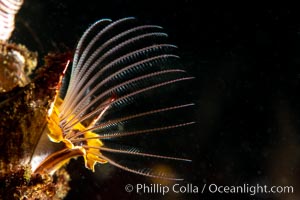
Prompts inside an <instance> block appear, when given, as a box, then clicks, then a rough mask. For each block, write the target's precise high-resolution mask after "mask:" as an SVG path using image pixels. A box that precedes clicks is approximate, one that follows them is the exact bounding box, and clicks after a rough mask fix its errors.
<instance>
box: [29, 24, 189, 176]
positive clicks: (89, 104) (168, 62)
mask: <svg viewBox="0 0 300 200" xmlns="http://www.w3.org/2000/svg"><path fill="white" fill-rule="evenodd" d="M166 36H167V35H166V34H165V33H163V32H162V28H161V27H159V26H153V25H139V24H137V22H136V20H135V19H134V18H124V19H120V20H117V21H114V22H113V21H111V20H109V19H103V20H99V21H97V22H96V23H94V24H93V25H92V26H90V27H89V28H88V29H87V31H86V32H85V33H84V34H83V36H82V37H81V39H80V41H79V43H78V45H77V48H76V52H75V55H74V60H73V65H72V69H71V76H70V81H69V85H68V87H67V91H66V94H65V97H62V96H63V95H62V94H60V96H58V97H57V98H56V101H55V103H54V105H53V109H50V111H49V119H48V128H49V133H48V136H49V138H50V140H51V141H53V142H63V143H64V144H65V148H63V149H62V150H59V151H57V152H55V153H53V154H52V155H50V156H49V157H48V158H46V159H45V160H44V161H43V162H42V163H40V164H39V166H37V167H36V168H35V167H34V171H35V172H36V173H43V172H44V173H45V172H46V173H53V172H54V171H55V170H56V169H58V168H59V167H60V166H61V165H62V164H64V163H65V162H68V159H70V158H72V157H78V156H83V157H84V160H85V165H86V167H87V168H89V169H91V170H93V171H94V166H95V164H96V163H107V162H108V163H110V164H112V165H114V166H116V167H119V168H121V169H124V170H127V171H130V172H133V173H137V174H141V175H145V176H150V177H159V178H165V179H177V178H175V177H168V176H164V175H162V174H160V175H159V174H155V173H152V172H143V171H142V170H135V169H131V168H128V167H127V166H124V165H121V164H119V163H118V162H117V161H115V160H113V159H111V158H109V157H107V156H105V155H103V153H102V152H111V153H120V154H132V155H136V156H144V157H154V158H161V159H173V160H183V161H188V159H182V158H175V157H168V156H161V155H155V154H149V153H144V152H139V151H137V150H136V149H135V150H134V151H133V150H132V149H130V148H127V149H126V148H122V149H115V148H110V147H108V146H106V144H105V142H104V140H106V139H112V138H118V137H125V136H130V135H137V134H146V133H151V132H157V131H162V130H167V129H174V128H178V127H182V126H187V125H190V124H192V123H193V122H182V123H173V124H169V125H159V126H158V125H156V126H152V127H151V125H150V123H149V125H148V126H150V127H147V124H146V123H145V127H143V128H139V129H137V128H135V127H132V124H133V122H134V121H136V120H143V121H144V122H147V120H149V119H151V118H152V120H155V117H157V115H158V114H160V113H163V112H171V111H173V110H177V109H183V108H185V107H189V106H192V105H193V104H184V105H173V106H168V107H161V106H160V105H155V107H156V108H155V109H153V108H152V109H150V110H145V108H144V107H146V108H147V106H145V104H147V100H145V96H144V95H147V93H151V92H154V93H153V94H151V95H154V94H155V91H156V90H161V89H162V88H165V87H168V86H170V85H174V84H176V83H178V82H182V81H186V80H190V79H192V78H193V77H190V76H187V74H186V72H185V71H184V70H181V69H177V68H176V65H175V66H173V65H172V63H173V64H174V61H176V59H178V56H176V55H175V54H174V53H173V51H174V49H176V47H175V46H174V45H170V44H168V43H165V37H166ZM62 98H63V100H62ZM148 98H150V99H155V98H157V97H151V96H148ZM143 101H145V103H144V104H142V105H143V106H139V107H137V108H135V109H136V111H134V112H132V114H127V113H128V112H122V109H126V108H128V107H129V108H130V106H131V105H132V104H134V103H142V102H143ZM132 109H134V108H132ZM143 109H144V111H143ZM139 110H142V111H139ZM116 112H117V115H115V116H109V115H110V114H111V113H116ZM129 113H130V112H129ZM133 113H134V114H133ZM124 126H125V127H126V128H124Z"/></svg>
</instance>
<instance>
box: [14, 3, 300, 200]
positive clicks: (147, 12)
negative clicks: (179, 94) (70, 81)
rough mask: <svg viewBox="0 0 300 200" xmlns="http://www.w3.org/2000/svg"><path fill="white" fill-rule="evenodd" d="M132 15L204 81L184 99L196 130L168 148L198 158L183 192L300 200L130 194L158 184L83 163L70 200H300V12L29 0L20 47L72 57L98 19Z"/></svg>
mask: <svg viewBox="0 0 300 200" xmlns="http://www.w3.org/2000/svg"><path fill="white" fill-rule="evenodd" d="M127 16H134V17H137V18H138V19H139V20H140V21H142V22H144V23H146V24H157V25H161V26H163V27H164V28H165V31H166V32H167V33H168V34H169V37H170V41H171V42H172V43H174V44H176V45H177V46H179V54H180V56H181V58H182V59H181V60H182V63H183V64H184V66H185V68H186V70H187V71H188V72H189V74H190V75H192V76H195V77H196V79H195V81H194V82H193V83H192V84H189V86H188V88H186V89H185V90H186V91H184V92H187V96H188V97H189V98H190V99H191V101H192V102H195V103H196V106H195V107H194V110H193V112H191V115H193V118H194V120H195V121H197V124H196V125H194V126H192V127H188V128H186V129H185V130H181V131H179V133H180V134H176V135H175V136H174V137H175V139H176V141H178V140H180V143H179V142H177V143H175V141H174V145H173V146H172V145H166V146H165V145H162V146H161V147H160V148H161V150H162V151H163V152H164V151H169V150H170V148H171V151H172V150H173V152H176V151H178V150H179V149H180V151H182V154H179V155H184V156H186V157H189V158H191V159H192V160H193V162H192V163H191V164H188V165H187V164H181V163H179V164H177V166H176V168H177V169H178V170H179V171H180V173H181V177H184V178H185V181H183V182H180V184H182V185H186V184H187V183H192V184H193V185H197V186H198V187H199V188H200V190H201V187H202V185H203V184H204V183H207V184H212V183H215V184H219V185H229V186H230V185H242V184H244V183H245V184H249V185H256V184H261V185H268V186H272V185H276V186H285V185H291V186H293V187H294V194H277V195H274V194H258V195H256V196H250V195H238V194H234V195H228V194H227V195H226V194H223V195H218V194H209V193H208V192H207V193H205V194H182V195H175V196H172V195H166V196H162V195H160V194H158V195H147V194H134V193H126V192H125V190H124V187H125V185H126V184H128V183H131V184H136V183H148V184H150V183H152V182H151V181H149V180H148V179H147V178H144V177H140V176H137V175H134V174H130V173H127V172H124V171H122V170H118V169H115V168H114V167H111V166H108V165H104V166H99V167H97V172H96V173H92V172H90V171H88V170H86V169H85V168H84V166H83V165H82V160H80V159H79V160H77V161H72V162H71V163H70V164H69V166H68V170H69V171H70V173H71V175H72V182H71V183H70V185H71V187H72V190H71V192H70V193H69V195H68V197H67V198H66V199H90V200H93V199H227V198H228V199H278V200H281V199H282V200H283V199H299V198H300V193H299V177H300V170H299V167H300V131H299V127H300V103H299V102H300V96H299V94H298V93H299V89H300V85H299V84H300V18H299V17H300V10H299V9H298V10H297V9H288V8H280V9H278V8H276V9H275V8H268V7H264V8H250V7H237V8H226V7H222V6H217V5H213V6H207V5H202V4H201V3H199V2H198V1H196V0H185V1H184V0H179V1H176V2H175V1H171V0H161V1H156V0H154V1H132V0H131V1H130V0H112V1H93V0H85V1H81V2H75V1H71V0H65V1H61V0H50V1H45V2H44V1H43V2H42V1H39V0H26V1H25V5H24V6H23V8H22V10H21V12H20V15H19V17H18V21H17V28H16V31H15V33H14V36H13V38H12V39H13V40H14V41H16V42H20V43H23V44H25V45H26V46H27V47H29V48H30V49H32V50H35V51H38V52H39V54H40V57H42V56H43V55H45V54H46V53H47V52H49V51H64V50H66V49H73V48H74V47H75V45H76V43H77V41H78V39H79V38H80V36H81V34H82V33H83V31H84V30H85V29H86V28H87V27H88V26H89V25H90V24H91V23H93V22H94V21H96V20H97V19H100V18H111V19H114V20H116V19H119V18H122V17H127ZM41 62H42V61H41ZM162 137H166V138H162V139H165V140H166V139H170V141H171V142H170V143H171V144H172V140H175V139H174V138H173V135H172V136H162ZM172 138H173V139H172ZM177 145H178V146H177ZM164 148H166V149H164ZM167 149H168V150H167ZM177 169H176V170H177ZM102 172H103V173H102ZM104 172H105V173H104ZM199 192H200V191H199Z"/></svg>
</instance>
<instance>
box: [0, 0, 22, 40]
mask: <svg viewBox="0 0 300 200" xmlns="http://www.w3.org/2000/svg"><path fill="white" fill-rule="evenodd" d="M22 4H23V0H0V40H2V41H7V40H8V39H9V38H10V36H11V33H12V32H13V30H14V29H15V15H16V14H17V12H18V11H19V9H20V8H21V6H22Z"/></svg>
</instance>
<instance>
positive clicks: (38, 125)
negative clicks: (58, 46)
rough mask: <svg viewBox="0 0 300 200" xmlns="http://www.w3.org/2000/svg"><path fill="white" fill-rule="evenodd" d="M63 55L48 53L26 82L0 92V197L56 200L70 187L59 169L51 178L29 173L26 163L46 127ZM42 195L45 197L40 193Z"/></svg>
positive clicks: (58, 79)
mask: <svg viewBox="0 0 300 200" xmlns="http://www.w3.org/2000/svg"><path fill="white" fill-rule="evenodd" d="M65 57H66V56H65V55H48V56H47V57H46V58H45V60H46V64H45V66H44V67H43V68H41V69H39V70H38V72H37V75H36V78H35V79H34V80H32V81H31V82H30V83H29V84H27V85H26V86H24V87H20V86H16V87H15V88H13V89H12V90H10V91H8V92H2V93H0V101H1V102H0V110H1V112H0V119H1V120H0V138H1V140H0V146H1V151H0V184H1V186H2V187H1V190H0V191H1V192H0V199H22V198H23V199H35V197H40V199H55V198H54V197H55V196H57V195H58V196H60V197H62V196H64V195H66V194H67V191H68V190H69V187H68V184H67V183H68V181H69V176H68V174H67V173H66V172H65V171H64V170H61V171H58V174H57V175H56V178H55V180H54V179H53V177H51V176H50V175H47V174H44V175H37V174H32V172H31V166H30V165H29V162H30V159H31V157H32V154H33V152H34V149H35V147H36V144H37V143H38V141H39V139H40V137H41V134H42V133H43V132H44V130H45V127H46V126H47V115H48V110H49V109H50V106H51V104H52V102H53V101H54V98H55V96H56V93H57V90H58V87H59V85H60V80H61V76H62V72H63V71H64V70H65V68H66V62H65V61H63V60H62V58H63V59H65ZM1 82H2V81H1ZM57 191H61V192H62V194H58V192H57ZM44 194H47V198H42V197H43V196H39V195H44ZM52 197H53V198H52ZM58 199H59V198H58Z"/></svg>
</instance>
